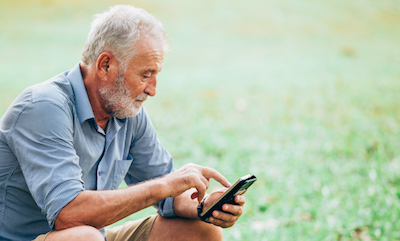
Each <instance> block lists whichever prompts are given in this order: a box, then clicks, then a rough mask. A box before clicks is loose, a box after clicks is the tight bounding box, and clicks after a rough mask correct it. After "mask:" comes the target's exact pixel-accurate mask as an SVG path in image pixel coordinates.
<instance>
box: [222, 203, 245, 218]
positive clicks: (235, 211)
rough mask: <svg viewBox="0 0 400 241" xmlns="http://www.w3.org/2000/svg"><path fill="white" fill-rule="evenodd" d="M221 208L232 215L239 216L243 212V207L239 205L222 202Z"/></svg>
mask: <svg viewBox="0 0 400 241" xmlns="http://www.w3.org/2000/svg"><path fill="white" fill-rule="evenodd" d="M222 210H223V211H224V212H226V213H229V214H232V215H234V216H238V217H239V216H240V215H242V213H243V207H242V206H240V205H232V204H224V205H223V206H222Z"/></svg>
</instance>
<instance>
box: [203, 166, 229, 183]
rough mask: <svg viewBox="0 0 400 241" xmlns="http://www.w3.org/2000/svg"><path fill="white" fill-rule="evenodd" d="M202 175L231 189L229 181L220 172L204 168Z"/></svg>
mask: <svg viewBox="0 0 400 241" xmlns="http://www.w3.org/2000/svg"><path fill="white" fill-rule="evenodd" d="M202 174H203V176H204V177H206V178H207V179H210V178H213V179H215V180H216V181H217V182H219V183H221V184H222V185H223V186H224V187H230V186H231V184H230V183H229V181H228V180H227V179H226V178H225V177H224V176H223V175H222V174H221V173H219V172H218V171H216V170H215V169H212V168H209V167H203V170H202Z"/></svg>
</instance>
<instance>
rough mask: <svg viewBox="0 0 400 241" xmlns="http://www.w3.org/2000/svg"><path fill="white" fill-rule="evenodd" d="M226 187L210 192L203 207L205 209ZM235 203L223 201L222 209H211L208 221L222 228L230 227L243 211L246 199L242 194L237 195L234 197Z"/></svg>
mask: <svg viewBox="0 0 400 241" xmlns="http://www.w3.org/2000/svg"><path fill="white" fill-rule="evenodd" d="M226 190H227V189H225V188H224V189H219V190H217V191H214V192H212V193H211V194H210V196H209V197H208V198H207V199H206V201H205V203H204V209H203V210H205V209H207V208H208V207H209V206H210V205H211V204H212V203H214V201H216V200H217V199H218V198H219V197H220V196H221V195H222V194H223V193H224V192H225V191H226ZM234 201H235V202H236V203H237V204H228V203H225V204H224V205H222V210H223V211H217V210H215V211H213V213H212V216H211V217H210V218H209V220H208V222H210V223H212V224H214V225H216V226H220V227H222V228H229V227H232V226H233V225H234V224H235V223H236V221H237V220H238V219H239V217H240V216H241V215H242V213H243V205H244V203H245V202H246V199H245V197H244V196H242V195H237V196H236V197H235V199H234Z"/></svg>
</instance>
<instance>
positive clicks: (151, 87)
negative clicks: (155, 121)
mask: <svg viewBox="0 0 400 241" xmlns="http://www.w3.org/2000/svg"><path fill="white" fill-rule="evenodd" d="M144 93H146V94H148V95H150V96H155V95H156V93H157V77H156V76H155V75H153V76H151V77H150V79H149V80H148V82H147V86H146V88H145V89H144Z"/></svg>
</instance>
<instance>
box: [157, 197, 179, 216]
mask: <svg viewBox="0 0 400 241" xmlns="http://www.w3.org/2000/svg"><path fill="white" fill-rule="evenodd" d="M157 206H158V207H159V208H158V211H157V213H158V214H159V215H161V216H162V217H164V218H173V217H176V215H175V212H174V198H173V197H167V198H166V199H164V200H162V201H161V202H159V203H158V205H157Z"/></svg>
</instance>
